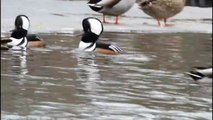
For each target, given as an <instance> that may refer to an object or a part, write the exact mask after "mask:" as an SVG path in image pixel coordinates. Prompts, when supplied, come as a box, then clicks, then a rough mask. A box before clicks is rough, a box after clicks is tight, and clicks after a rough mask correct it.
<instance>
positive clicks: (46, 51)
mask: <svg viewBox="0 0 213 120" xmlns="http://www.w3.org/2000/svg"><path fill="white" fill-rule="evenodd" d="M76 34H78V33H76ZM40 36H41V37H42V38H43V39H44V40H45V41H46V42H47V43H48V45H47V47H46V48H31V49H28V50H27V51H11V50H9V51H1V119H2V120H8V119H10V120H20V119H22V120H37V119H38V120H61V119H63V120H67V119H68V120H69V119H70V120H211V119H212V79H210V80H206V81H205V82H204V81H198V82H195V81H193V80H192V79H191V78H190V77H189V76H187V75H185V74H184V73H185V72H187V71H189V70H190V69H191V67H193V66H210V65H212V36H211V34H200V33H198V34H195V33H163V34H162V33H157V34H156V33H151V34H148V33H118V32H117V33H112V32H104V34H103V36H102V37H101V38H100V41H103V42H105V43H113V44H116V45H118V46H120V47H121V48H122V49H123V50H124V51H126V53H125V54H121V55H103V54H99V53H91V52H82V51H79V50H78V49H77V47H78V43H79V40H80V37H78V36H73V35H70V34H54V33H51V34H40Z"/></svg>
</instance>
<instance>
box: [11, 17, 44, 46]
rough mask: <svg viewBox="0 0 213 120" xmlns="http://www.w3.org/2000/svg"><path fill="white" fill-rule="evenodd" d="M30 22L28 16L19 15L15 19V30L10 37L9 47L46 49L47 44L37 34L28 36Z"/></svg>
mask: <svg viewBox="0 0 213 120" xmlns="http://www.w3.org/2000/svg"><path fill="white" fill-rule="evenodd" d="M29 27H30V20H29V18H28V17H27V16H26V15H18V16H17V17H16V19H15V29H14V30H12V34H11V36H10V38H9V39H10V40H12V41H11V42H9V43H7V45H8V46H9V47H14V46H18V47H23V48H25V47H27V48H29V47H44V46H45V45H46V43H45V42H44V41H43V40H41V39H40V38H39V37H38V36H37V35H35V34H28V29H29Z"/></svg>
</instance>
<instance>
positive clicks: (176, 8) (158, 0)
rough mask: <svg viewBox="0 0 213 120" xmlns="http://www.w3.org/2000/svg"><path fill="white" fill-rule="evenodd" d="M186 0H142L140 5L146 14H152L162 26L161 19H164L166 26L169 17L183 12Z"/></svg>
mask: <svg viewBox="0 0 213 120" xmlns="http://www.w3.org/2000/svg"><path fill="white" fill-rule="evenodd" d="M185 2H186V0H141V2H139V7H140V9H141V10H143V11H144V12H145V13H146V14H148V15H150V16H152V17H153V18H155V19H156V20H157V21H158V25H159V26H161V24H160V20H161V19H163V20H164V24H165V26H170V25H171V24H166V22H167V19H168V18H170V17H173V16H174V15H176V14H178V13H179V12H181V11H182V10H183V8H184V6H185Z"/></svg>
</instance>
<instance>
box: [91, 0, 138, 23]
mask: <svg viewBox="0 0 213 120" xmlns="http://www.w3.org/2000/svg"><path fill="white" fill-rule="evenodd" d="M135 1H136V0H89V2H88V5H89V7H90V8H91V9H92V10H94V11H96V12H99V13H103V23H106V19H105V15H111V16H116V20H115V24H118V16H120V15H121V14H123V13H125V12H127V11H128V10H129V9H130V8H131V7H132V6H133V5H134V3H135Z"/></svg>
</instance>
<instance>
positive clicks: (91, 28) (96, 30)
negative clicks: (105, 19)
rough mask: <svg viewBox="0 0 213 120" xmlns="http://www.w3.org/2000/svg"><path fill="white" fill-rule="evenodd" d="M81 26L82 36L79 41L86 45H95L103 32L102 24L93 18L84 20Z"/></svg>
mask: <svg viewBox="0 0 213 120" xmlns="http://www.w3.org/2000/svg"><path fill="white" fill-rule="evenodd" d="M82 26H83V30H84V34H83V36H82V39H81V40H82V41H83V42H86V43H95V42H96V41H97V40H98V38H99V36H100V35H101V34H102V32H103V24H102V22H101V21H100V20H99V19H97V18H94V17H89V18H85V19H84V20H83V21H82Z"/></svg>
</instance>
